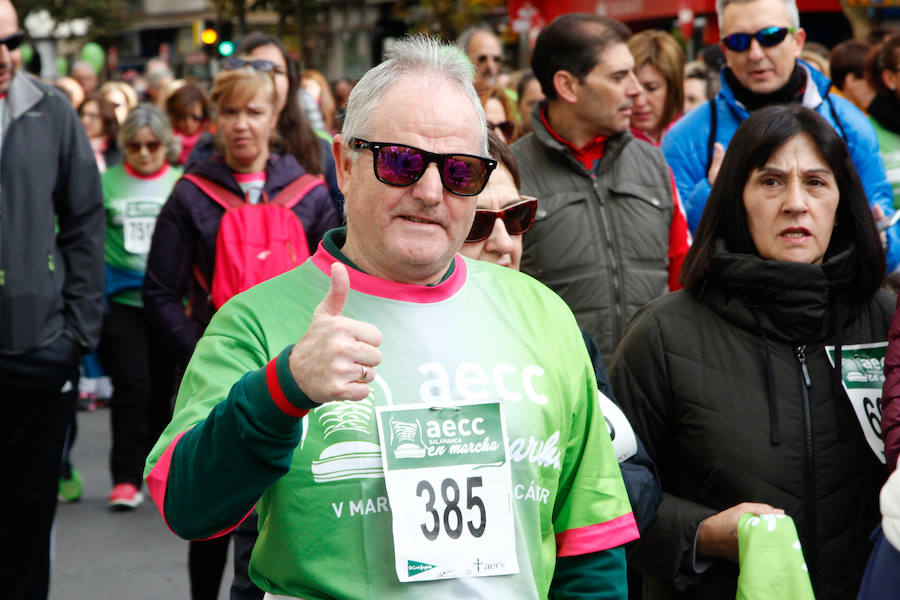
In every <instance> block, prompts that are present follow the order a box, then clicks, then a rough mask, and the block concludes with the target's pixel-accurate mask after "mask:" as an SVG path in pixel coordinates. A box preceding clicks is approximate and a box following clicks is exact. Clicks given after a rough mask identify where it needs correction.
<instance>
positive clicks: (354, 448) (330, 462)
mask: <svg viewBox="0 0 900 600" xmlns="http://www.w3.org/2000/svg"><path fill="white" fill-rule="evenodd" d="M373 399H374V394H373V392H371V391H370V392H369V396H368V397H367V398H366V399H365V400H360V401H359V402H353V401H351V400H345V401H343V402H329V403H327V404H325V405H324V406H322V407H321V408H319V409H317V410H316V413H317V417H318V420H319V424H320V425H321V426H322V437H323V439H324V440H328V439H329V438H331V440H332V443H331V444H330V445H328V446H326V447H325V448H324V449H323V450H322V452H321V453H320V454H319V458H317V459H315V460H313V461H312V463H311V465H310V470H311V471H312V474H313V479H314V480H315V481H316V482H318V483H324V482H327V481H338V480H341V479H359V478H379V477H384V471H383V470H382V467H381V447H380V446H379V445H378V444H377V443H373V442H371V441H367V440H363V439H359V438H360V435H359V434H362V435H363V436H366V437H368V436H369V435H370V434H371V433H370V432H371V431H373V430H374V429H373V427H372V425H373V423H372V416H373V414H374V410H373V409H372V401H373Z"/></svg>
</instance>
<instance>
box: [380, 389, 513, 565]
mask: <svg viewBox="0 0 900 600" xmlns="http://www.w3.org/2000/svg"><path fill="white" fill-rule="evenodd" d="M376 410H377V414H378V435H379V437H380V439H381V456H382V461H383V463H384V475H385V484H386V486H387V492H388V498H389V500H390V503H391V514H392V519H393V536H394V554H395V564H396V569H397V577H398V578H399V580H400V581H404V582H406V581H429V580H433V579H447V578H454V577H483V576H489V575H507V574H510V573H518V572H519V567H518V561H517V559H516V543H515V540H516V538H515V529H514V526H513V515H512V494H511V493H510V491H511V485H510V469H509V460H508V451H507V448H506V443H505V440H506V435H505V433H506V426H505V422H504V419H503V412H502V410H501V407H500V404H499V403H497V402H488V403H465V404H460V405H456V406H453V407H449V408H445V407H441V408H433V407H429V406H427V405H425V404H414V405H406V406H382V407H378V408H377V409H376Z"/></svg>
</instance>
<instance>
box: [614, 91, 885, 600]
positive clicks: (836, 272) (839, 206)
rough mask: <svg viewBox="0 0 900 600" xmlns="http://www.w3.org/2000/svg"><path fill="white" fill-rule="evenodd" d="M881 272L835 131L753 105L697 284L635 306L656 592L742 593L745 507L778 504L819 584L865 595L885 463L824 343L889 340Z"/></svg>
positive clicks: (716, 195)
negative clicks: (740, 527) (655, 490)
mask: <svg viewBox="0 0 900 600" xmlns="http://www.w3.org/2000/svg"><path fill="white" fill-rule="evenodd" d="M883 275H884V251H883V248H882V246H881V242H880V240H879V236H878V231H877V229H876V227H875V223H874V220H873V218H872V215H871V214H870V213H869V209H868V205H867V202H866V198H865V194H864V192H863V189H862V186H861V184H860V182H859V178H858V176H857V174H856V171H855V170H854V168H853V164H852V162H851V161H850V158H849V156H848V153H847V149H846V146H845V145H844V143H843V141H842V140H841V139H840V137H839V136H838V135H837V134H836V133H835V131H834V130H833V129H832V127H831V126H830V125H829V124H828V123H827V122H826V121H824V120H823V119H822V118H821V117H820V116H818V115H816V114H815V113H814V112H812V111H809V110H807V109H804V108H802V107H793V106H791V107H788V106H771V107H767V108H764V109H761V110H758V111H756V112H754V113H753V115H752V116H751V117H750V118H749V119H747V120H746V121H745V122H744V123H743V124H742V125H741V127H740V128H739V129H738V131H737V133H736V134H735V137H734V139H733V140H732V143H731V144H730V145H729V150H728V153H727V154H726V157H725V161H724V162H723V164H722V170H721V171H720V173H719V176H718V177H717V179H716V182H715V185H714V186H713V189H712V193H711V195H710V200H709V203H708V204H707V208H706V211H705V213H704V215H703V218H702V220H701V222H700V226H699V228H698V231H697V237H696V240H695V242H694V246H693V247H692V248H691V250H690V252H689V253H688V255H687V259H686V261H685V264H684V270H683V272H682V282H683V283H684V285H685V286H686V289H685V290H683V291H680V292H676V293H673V294H669V295H668V296H665V297H663V298H661V299H659V300H657V301H655V302H653V303H651V304H649V305H648V306H646V307H645V308H644V309H642V311H641V312H639V313H638V314H637V315H635V317H634V319H633V320H632V322H631V324H630V326H629V329H628V331H627V333H626V335H625V337H624V338H623V339H622V341H621V342H620V344H619V346H618V348H617V350H616V354H615V356H614V358H613V361H612V364H611V368H610V376H611V379H612V383H613V387H614V389H615V390H616V395H617V396H618V398H619V400H620V402H621V404H622V407H623V409H624V410H625V413H626V414H627V415H628V417H629V419H630V420H631V422H632V424H633V425H634V428H635V431H636V432H637V433H638V435H640V437H641V439H642V440H643V441H644V443H645V445H646V447H647V450H648V452H649V453H650V456H651V458H652V459H653V460H654V462H655V463H656V465H657V467H658V468H659V472H660V478H661V480H662V485H663V491H664V493H665V495H664V499H663V501H662V503H661V504H660V506H659V510H658V516H657V520H656V522H655V524H654V525H653V527H651V529H650V531H648V532H647V534H646V535H645V536H644V537H643V538H642V539H641V540H640V541H639V542H638V543H637V545H636V547H635V548H633V550H632V552H631V554H630V557H629V558H630V561H631V563H632V564H633V565H635V566H637V567H638V568H639V569H640V570H641V571H642V572H643V573H644V576H645V581H644V597H646V598H667V597H678V598H703V599H705V600H708V599H717V598H734V597H735V590H736V585H737V575H738V567H737V560H738V545H737V536H736V533H735V532H736V530H737V522H738V519H739V518H740V516H741V515H742V514H743V513H745V512H751V513H756V514H761V513H771V512H779V511H781V510H783V511H784V512H785V513H786V514H788V515H790V516H791V517H793V519H794V522H795V523H796V525H797V530H798V533H799V537H800V541H801V543H802V548H803V553H804V556H805V559H806V563H807V566H808V568H809V574H810V579H811V580H812V584H813V588H814V590H815V593H816V597H817V598H819V600H825V599H830V598H855V597H856V592H857V590H858V589H859V583H860V579H861V576H862V572H863V569H864V568H865V564H866V559H867V557H868V554H869V551H870V549H871V544H870V543H869V539H868V536H869V534H870V532H871V531H872V529H873V528H874V527H875V525H876V524H877V522H878V498H877V494H878V490H879V488H880V487H881V485H882V484H883V482H884V478H885V476H886V473H885V471H884V467H883V464H882V462H881V460H880V459H879V456H878V449H877V446H876V448H875V449H874V450H873V447H872V445H870V443H868V442H867V439H866V437H865V435H864V427H867V426H868V423H867V422H865V423H864V422H862V421H857V418H856V416H855V413H854V409H853V407H852V406H851V403H850V401H849V400H848V396H847V394H846V392H845V390H844V387H843V385H842V381H841V373H840V372H839V371H838V372H835V369H833V368H832V364H831V362H829V358H828V356H827V354H826V347H837V348H838V349H841V348H847V347H849V346H853V345H857V344H875V345H878V344H881V345H883V343H884V342H885V340H886V339H887V330H888V326H889V324H890V319H891V314H892V312H893V310H894V302H895V298H894V297H893V295H891V294H889V293H887V292H884V291H879V285H880V283H881V281H882V278H883ZM848 354H849V355H850V356H852V352H851V353H847V352H844V353H843V356H844V357H845V358H844V361H843V364H844V370H845V371H846V370H847V367H848V363H849V362H850V361H849V360H848V358H849V356H848ZM873 386H874V387H880V383H876V384H873ZM863 420H865V419H863ZM881 457H883V452H882V453H881Z"/></svg>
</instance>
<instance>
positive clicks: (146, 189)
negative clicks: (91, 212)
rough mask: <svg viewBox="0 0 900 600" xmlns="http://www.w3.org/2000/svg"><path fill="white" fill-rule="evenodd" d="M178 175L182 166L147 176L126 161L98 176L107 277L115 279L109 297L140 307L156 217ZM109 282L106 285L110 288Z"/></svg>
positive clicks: (166, 167)
mask: <svg viewBox="0 0 900 600" xmlns="http://www.w3.org/2000/svg"><path fill="white" fill-rule="evenodd" d="M179 177H181V169H180V168H178V167H171V166H169V165H168V164H166V165H164V166H163V168H162V169H161V170H160V171H159V172H157V173H155V174H154V175H150V176H146V177H145V176H141V175H139V174H138V173H137V172H135V171H134V170H133V169H131V168H130V167H129V166H128V165H127V164H123V165H116V166H114V167H110V168H109V169H107V170H106V171H105V172H104V173H103V175H101V177H100V179H101V181H102V184H103V201H104V203H105V205H106V265H107V267H109V268H111V270H112V274H110V273H109V271H110V269H107V271H108V274H107V278H108V279H109V278H110V277H113V278H118V279H116V281H121V282H122V284H121V285H119V286H116V285H115V283H112V282H107V283H108V284H110V283H112V285H113V287H114V288H120V289H114V290H113V296H112V299H113V300H115V301H116V302H121V303H123V304H128V305H130V306H142V303H141V290H140V283H141V281H142V280H143V276H144V272H145V271H146V269H147V254H148V253H149V252H150V241H151V239H152V237H153V228H154V227H155V225H156V217H157V216H158V215H159V211H160V210H161V209H162V206H163V204H165V202H166V198H168V197H169V194H170V193H171V192H172V188H173V187H175V182H176V181H178V178H179ZM109 287H110V285H107V288H109Z"/></svg>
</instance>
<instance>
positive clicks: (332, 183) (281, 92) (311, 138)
mask: <svg viewBox="0 0 900 600" xmlns="http://www.w3.org/2000/svg"><path fill="white" fill-rule="evenodd" d="M235 54H236V55H237V56H247V57H248V59H251V60H253V61H267V62H269V63H271V65H272V66H271V69H272V73H273V74H274V76H275V88H276V91H277V92H278V104H277V106H278V121H277V123H276V133H277V135H276V136H275V138H274V142H273V144H274V148H275V150H276V151H277V152H279V153H281V154H293V155H294V158H296V159H297V162H298V163H300V166H301V167H303V168H304V169H305V170H306V172H307V173H312V174H313V175H319V174H321V175H323V176H324V177H325V184H326V185H327V186H328V193H329V195H330V196H331V201H332V203H333V204H334V209H335V212H336V213H337V214H338V217H339V218H341V219H343V212H344V196H343V195H342V194H341V191H340V189H339V188H338V185H337V170H336V169H335V164H334V156H333V155H332V154H331V141H330V139H329V140H326V139H323V138H321V137H319V136H318V135H316V132H315V131H314V130H313V128H312V126H311V125H310V122H309V120H308V119H307V117H306V115H305V113H304V112H303V110H301V100H300V91H301V86H300V73H299V70H298V68H297V63H296V61H295V60H293V59H292V58H291V57H290V56H289V55H288V53H287V50H285V48H284V45H283V44H282V43H281V40H279V39H278V38H276V37H275V36H272V35H269V34H267V33H262V32H258V31H255V32H253V33H251V34H249V35H248V36H247V37H245V38H244V39H243V40H241V43H240V44H239V45H238V47H237V50H236V52H235ZM226 62H227V61H226ZM258 64H262V63H258ZM307 97H308V96H307ZM323 136H326V137H327V133H325V132H323ZM204 137H205V136H204ZM211 139H212V138H211V136H210V137H209V138H208V140H206V141H204V139H202V138H201V140H200V141H199V142H198V143H197V147H196V148H195V150H194V152H193V153H192V154H191V156H190V157H189V158H188V162H189V163H190V162H192V161H194V160H198V159H200V158H205V157H207V156H209V154H210V153H211V151H212V144H211V143H210V141H209V140H211Z"/></svg>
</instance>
